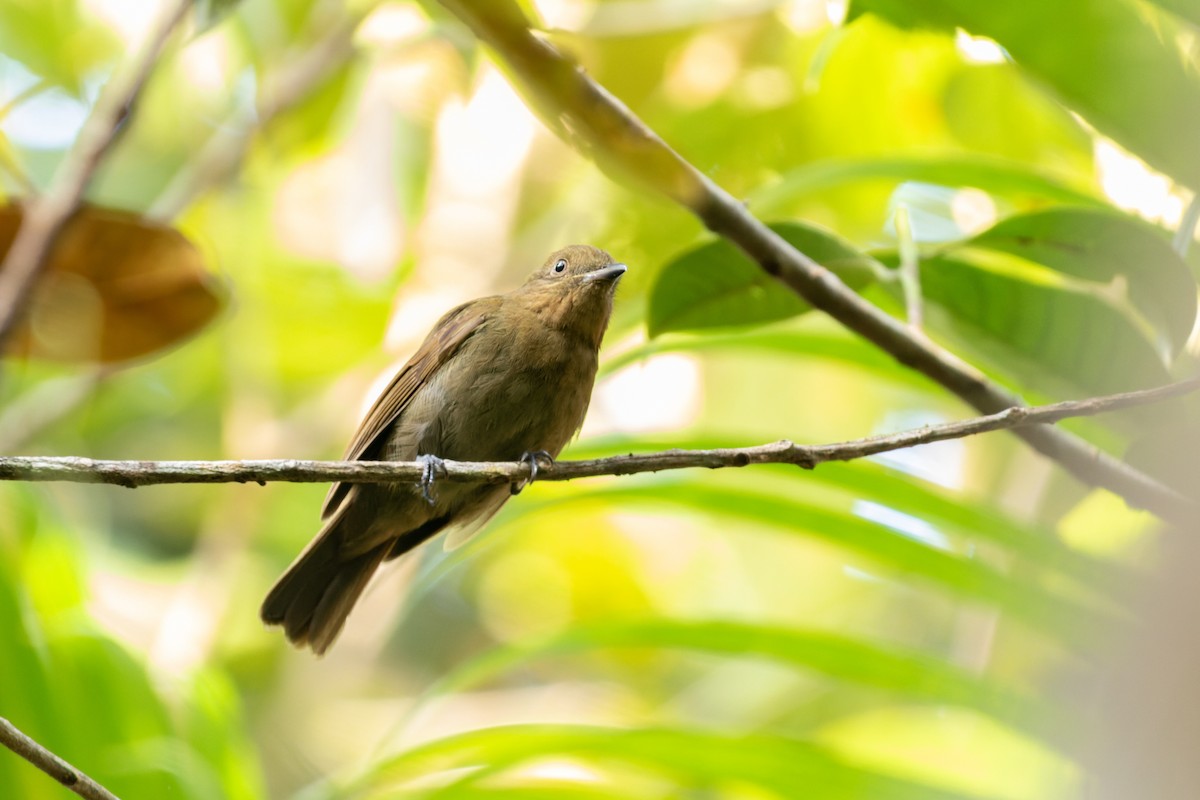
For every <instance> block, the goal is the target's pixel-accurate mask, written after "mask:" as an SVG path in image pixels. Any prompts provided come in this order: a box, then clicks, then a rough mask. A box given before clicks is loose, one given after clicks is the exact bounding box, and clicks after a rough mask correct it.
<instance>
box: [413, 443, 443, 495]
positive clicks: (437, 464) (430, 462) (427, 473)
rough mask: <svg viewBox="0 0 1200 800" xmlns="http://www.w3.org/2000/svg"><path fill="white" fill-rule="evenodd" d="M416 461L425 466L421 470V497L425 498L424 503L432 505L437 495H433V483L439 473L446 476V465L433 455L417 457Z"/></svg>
mask: <svg viewBox="0 0 1200 800" xmlns="http://www.w3.org/2000/svg"><path fill="white" fill-rule="evenodd" d="M417 461H420V462H422V463H423V464H424V465H425V466H424V468H423V469H422V470H421V496H422V497H424V498H425V502H426V503H429V505H433V504H434V503H436V502H437V495H435V494H434V493H433V482H434V480H435V479H436V478H437V476H438V473H439V472H440V473H442V474H443V475H445V474H446V465H445V463H444V462H443V461H442V460H441V459H440V458H438V457H437V456H434V455H422V456H417Z"/></svg>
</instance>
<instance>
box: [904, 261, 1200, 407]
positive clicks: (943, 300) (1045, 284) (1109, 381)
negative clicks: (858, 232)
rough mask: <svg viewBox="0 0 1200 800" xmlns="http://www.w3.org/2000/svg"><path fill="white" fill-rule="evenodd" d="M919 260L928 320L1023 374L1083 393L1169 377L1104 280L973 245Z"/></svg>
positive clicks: (1049, 388)
mask: <svg viewBox="0 0 1200 800" xmlns="http://www.w3.org/2000/svg"><path fill="white" fill-rule="evenodd" d="M885 260H889V259H887V258H886V257H885ZM920 269H921V292H922V297H923V299H924V300H925V301H926V310H927V312H929V313H928V314H927V317H928V321H929V325H930V327H931V328H932V329H936V330H939V331H940V332H941V333H943V334H948V335H949V336H951V337H952V338H954V339H955V340H956V342H955V344H954V349H956V350H960V351H966V352H969V353H970V354H971V355H972V356H974V357H978V358H980V359H983V360H985V361H987V362H989V363H991V364H993V365H995V367H996V368H998V369H999V370H1001V371H1002V372H1004V373H1006V374H1007V375H1009V376H1016V377H1017V378H1018V379H1019V380H1020V381H1021V382H1022V383H1025V384H1027V385H1029V386H1032V387H1037V388H1039V389H1040V390H1042V391H1045V392H1047V393H1051V394H1061V393H1064V392H1065V393H1067V394H1075V395H1077V394H1109V393H1113V392H1120V391H1127V390H1129V389H1134V388H1139V387H1146V386H1157V385H1159V384H1163V383H1166V382H1168V381H1169V380H1170V373H1169V372H1168V371H1167V369H1166V366H1165V365H1164V362H1163V357H1162V354H1161V353H1160V352H1159V351H1158V349H1156V348H1155V346H1154V344H1153V343H1152V341H1151V340H1152V332H1151V331H1150V330H1149V329H1148V328H1147V326H1146V324H1145V322H1144V321H1143V320H1141V319H1139V318H1138V317H1137V315H1135V314H1133V313H1131V309H1130V308H1129V307H1128V304H1125V303H1122V302H1121V301H1120V300H1119V299H1114V298H1113V297H1112V296H1111V292H1109V291H1108V290H1107V289H1106V288H1105V287H1103V286H1100V285H1097V284H1089V283H1087V282H1085V281H1078V280H1071V279H1068V278H1065V277H1063V276H1062V275H1059V274H1058V273H1056V272H1053V271H1051V270H1047V269H1044V268H1041V267H1039V266H1038V265H1036V264H1033V263H1032V262H1029V261H1026V260H1025V259H1022V258H1019V257H1016V256H1012V255H1009V254H1007V253H1003V252H999V251H995V250H989V249H983V248H979V247H970V246H966V247H952V248H949V249H947V250H945V251H943V252H942V253H939V254H936V255H932V256H928V257H926V258H923V259H922V260H921V265H920ZM893 291H894V290H893ZM1193 291H1194V290H1193Z"/></svg>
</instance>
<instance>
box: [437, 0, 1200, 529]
mask: <svg viewBox="0 0 1200 800" xmlns="http://www.w3.org/2000/svg"><path fill="white" fill-rule="evenodd" d="M439 2H440V3H441V5H443V6H444V7H445V8H446V9H448V10H449V11H450V12H451V13H452V14H454V15H455V16H456V17H458V18H459V19H460V20H462V21H463V22H464V23H465V24H466V25H467V26H468V27H469V28H470V29H471V30H472V31H474V33H475V35H476V36H477V37H478V38H479V39H480V40H481V41H483V42H484V43H486V44H487V45H489V46H490V47H491V48H492V49H493V50H494V52H495V53H496V55H497V57H498V59H499V61H500V63H501V65H502V66H503V67H504V68H505V69H506V70H507V71H508V73H509V75H510V77H511V79H512V80H513V81H514V83H515V84H516V85H517V87H518V88H519V89H520V90H522V91H523V92H524V93H525V95H526V97H527V98H528V99H529V101H530V103H531V105H532V106H533V107H534V108H535V110H537V111H538V112H539V113H540V114H541V115H542V118H543V119H544V120H545V121H546V123H547V125H549V126H550V127H551V128H552V129H553V130H555V131H556V132H557V133H559V135H561V136H563V137H564V138H567V139H568V140H570V141H571V143H572V144H573V145H575V146H576V147H577V148H578V149H579V150H580V151H581V152H583V153H585V154H587V155H589V156H591V157H592V158H594V159H595V160H596V162H597V164H598V165H600V166H601V168H603V169H606V170H613V171H615V172H617V173H618V174H619V176H620V177H622V178H623V179H625V180H628V181H630V182H633V183H635V184H640V185H642V186H647V187H649V188H650V189H651V190H653V191H656V192H658V193H661V194H663V195H666V196H667V197H669V198H671V199H672V200H674V201H676V202H677V203H679V204H681V205H683V206H684V207H685V208H687V209H688V210H689V211H691V212H692V213H693V214H695V215H696V216H697V217H699V218H700V220H701V221H703V223H704V224H705V225H706V226H707V227H708V228H709V229H710V230H712V231H713V232H714V233H717V234H719V235H721V236H724V237H725V238H726V239H728V240H729V241H731V242H732V243H734V244H735V245H737V246H738V247H739V248H741V249H742V250H743V251H744V252H745V253H746V254H747V255H748V256H749V257H750V258H751V259H753V260H754V261H756V262H757V263H758V265H759V266H760V267H761V268H762V269H763V270H764V271H765V272H767V273H768V274H769V275H771V276H773V277H775V278H777V279H778V280H780V281H782V282H783V283H784V284H785V285H787V286H788V287H790V288H791V289H792V290H793V291H795V292H796V293H797V294H799V295H800V296H801V297H803V298H804V299H805V300H806V301H808V303H809V304H810V305H812V306H813V307H815V308H819V309H821V310H822V311H824V312H825V313H827V314H829V315H830V316H831V317H833V318H834V319H836V320H838V321H839V322H841V323H842V324H843V325H845V326H846V327H847V328H849V329H850V330H852V331H854V332H856V333H858V334H859V335H860V336H862V337H864V338H865V339H867V340H868V341H870V342H872V343H873V344H875V345H877V346H878V347H879V348H881V349H882V350H884V351H886V352H888V353H890V354H891V355H892V356H893V357H894V358H895V359H896V360H897V361H899V362H900V363H902V364H904V365H906V366H908V367H911V368H912V369H915V370H917V371H918V372H921V373H923V374H925V375H927V376H928V377H929V378H931V379H933V380H934V381H936V382H937V383H939V384H941V385H942V386H944V387H946V388H947V389H949V390H950V391H951V392H953V393H954V394H956V395H958V396H959V397H960V398H962V399H963V400H964V401H966V402H967V403H969V404H970V405H971V406H973V407H974V408H976V409H977V410H979V411H980V412H982V413H985V414H991V413H994V412H997V411H1001V410H1003V409H1006V408H1010V407H1013V406H1021V405H1024V402H1023V401H1022V399H1021V398H1020V397H1019V396H1018V395H1016V394H1014V393H1013V392H1011V391H1009V390H1008V389H1006V388H1004V387H1003V386H1001V385H999V384H997V383H995V382H993V381H991V380H989V379H988V378H987V377H986V376H984V375H983V374H982V373H981V372H980V371H979V370H977V369H975V368H974V367H972V366H971V365H969V364H967V363H966V362H964V361H962V360H961V359H959V358H958V357H956V356H954V355H953V354H951V353H949V352H947V351H945V350H943V349H942V348H940V347H938V346H937V345H935V344H933V343H932V342H930V341H929V340H927V339H926V338H925V337H923V336H921V335H920V334H919V333H918V332H915V331H913V330H911V329H910V328H909V327H908V326H907V325H905V324H904V323H903V322H901V321H899V320H897V319H895V318H893V317H891V316H890V315H888V314H887V313H885V312H884V311H882V310H880V309H879V308H876V307H875V306H874V305H872V304H871V303H869V302H868V301H866V300H864V299H863V298H861V297H859V296H858V295H857V294H856V293H855V292H854V291H853V290H851V289H850V288H849V287H847V286H846V285H845V284H844V283H842V281H840V280H839V279H838V278H837V276H835V275H833V274H832V273H831V272H829V271H828V270H826V269H825V268H824V267H822V266H821V265H819V264H817V263H816V262H815V261H813V260H812V259H811V258H809V257H808V256H806V255H804V254H803V253H801V252H799V251H798V250H796V249H795V248H794V247H792V246H791V245H790V244H788V243H787V242H786V241H785V240H784V239H783V238H782V237H780V236H779V235H778V234H776V233H774V232H773V231H772V230H771V229H770V228H768V227H767V226H766V225H764V224H763V223H762V222H761V221H759V220H758V219H757V218H755V217H754V215H752V214H751V213H750V212H749V211H748V210H747V209H746V207H745V205H744V204H743V203H742V202H740V201H739V200H737V199H736V198H734V197H733V196H732V195H730V194H729V193H728V192H726V191H725V190H723V189H722V188H721V187H719V186H718V185H717V184H716V183H714V182H713V181H712V179H710V178H709V177H708V176H707V175H705V174H704V173H702V172H700V171H699V170H698V169H696V168H695V167H694V166H692V164H690V163H688V161H686V160H685V159H684V158H683V157H681V156H680V155H679V154H678V153H676V152H675V151H674V150H672V149H671V148H670V146H669V145H667V144H666V142H664V141H663V140H662V139H661V138H659V136H658V134H656V133H655V132H654V131H653V130H651V129H650V128H649V127H647V126H646V124H645V123H643V122H642V121H641V120H640V119H639V118H638V117H637V116H636V115H635V114H634V113H633V112H632V111H630V110H629V109H628V108H626V107H625V105H624V104H623V103H621V101H620V100H618V99H617V98H616V97H614V96H613V95H612V94H610V93H609V92H608V90H607V89H605V88H604V87H603V86H601V85H600V84H598V83H597V82H596V81H594V80H592V79H591V78H590V77H588V76H587V75H586V74H585V73H584V72H583V70H582V69H580V68H579V66H578V65H577V64H576V63H575V62H574V61H572V60H571V59H570V58H568V57H566V56H565V55H563V54H562V53H561V52H559V51H558V50H557V49H556V48H555V47H554V46H553V45H552V44H550V43H549V42H548V41H546V40H545V39H544V38H542V37H540V36H538V35H537V34H535V33H534V32H533V31H531V30H530V28H529V21H528V19H527V18H526V16H525V14H524V12H523V11H522V10H521V9H520V7H519V6H518V5H517V4H516V3H515V2H513V1H512V0H506V1H504V2H502V1H501V0H492V2H488V3H477V2H471V1H470V0H439ZM1017 432H1018V435H1020V436H1021V437H1022V438H1023V439H1025V441H1027V442H1028V443H1029V444H1030V445H1032V446H1033V447H1034V449H1036V450H1037V451H1038V452H1040V453H1042V454H1043V455H1045V456H1046V457H1048V458H1052V459H1054V460H1055V461H1057V462H1058V463H1060V464H1061V465H1063V467H1065V468H1066V469H1067V470H1068V471H1069V472H1070V473H1071V474H1072V475H1074V476H1075V477H1076V478H1078V479H1079V480H1081V481H1083V482H1085V483H1088V484H1091V485H1094V486H1101V487H1104V488H1105V489H1108V490H1110V491H1112V492H1114V493H1116V494H1118V495H1120V496H1122V497H1124V498H1125V500H1126V501H1127V502H1128V503H1130V504H1131V505H1133V506H1136V507H1139V508H1144V509H1147V510H1149V511H1152V512H1154V513H1155V514H1157V515H1159V516H1160V517H1163V518H1165V519H1170V520H1172V521H1174V522H1176V523H1182V524H1190V523H1192V522H1194V521H1195V520H1194V518H1193V512H1194V511H1195V509H1194V507H1193V504H1192V503H1191V502H1190V501H1187V500H1185V499H1184V498H1183V497H1181V496H1180V495H1179V494H1178V493H1177V492H1175V491H1174V490H1172V489H1170V488H1169V487H1167V486H1165V485H1163V484H1161V483H1159V482H1158V481H1156V480H1154V479H1153V478H1151V477H1150V476H1148V475H1146V474H1144V473H1142V472H1140V471H1138V470H1136V469H1134V468H1133V467H1131V466H1129V465H1128V464H1126V463H1124V462H1123V461H1121V460H1120V459H1117V458H1114V457H1112V456H1110V455H1108V454H1106V453H1103V452H1101V451H1099V450H1097V449H1096V448H1095V447H1092V446H1091V445H1089V444H1088V443H1086V442H1084V441H1083V440H1082V439H1079V438H1078V437H1076V436H1072V435H1071V434H1069V433H1067V432H1065V431H1060V430H1055V429H1052V428H1048V427H1045V426H1025V427H1021V428H1019V429H1017Z"/></svg>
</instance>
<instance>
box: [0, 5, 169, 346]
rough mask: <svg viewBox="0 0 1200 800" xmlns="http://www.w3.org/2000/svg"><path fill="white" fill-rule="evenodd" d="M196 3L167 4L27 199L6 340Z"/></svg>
mask: <svg viewBox="0 0 1200 800" xmlns="http://www.w3.org/2000/svg"><path fill="white" fill-rule="evenodd" d="M191 5H192V3H191V0H175V3H174V4H173V5H171V6H169V7H168V8H167V9H166V10H164V12H163V13H162V16H161V17H160V18H159V20H158V23H157V26H156V27H155V28H154V29H153V30H152V31H151V33H150V34H149V36H148V37H147V39H146V42H145V44H144V45H143V46H142V49H141V51H140V52H139V53H138V54H137V56H135V57H134V58H133V59H132V60H131V61H130V62H129V63H128V65H127V66H126V67H125V68H124V69H121V70H119V71H118V72H117V73H116V74H115V75H114V76H113V77H112V79H111V80H110V81H109V82H108V85H107V86H106V87H105V89H104V92H103V93H102V94H101V95H100V99H99V100H97V101H96V106H95V108H93V109H92V113H91V115H90V116H89V117H88V119H87V122H85V123H84V126H83V129H82V130H80V132H79V138H78V139H77V140H76V141H75V145H74V146H73V147H72V148H71V150H70V152H68V153H67V155H66V157H65V158H64V159H63V163H62V164H61V165H60V166H59V169H58V172H57V173H56V174H55V176H54V180H53V181H52V182H51V184H50V187H49V188H48V189H47V190H46V192H45V193H44V194H42V195H41V196H39V197H37V198H36V199H34V200H33V201H31V202H30V203H28V204H27V205H26V207H25V212H24V221H23V222H22V223H21V227H20V229H19V230H18V231H17V236H16V239H15V240H14V241H13V243H12V247H11V248H10V249H9V251H8V257H7V258H5V260H4V265H3V267H2V268H0V344H3V342H4V340H5V339H7V338H8V335H9V334H10V333H11V332H12V330H13V328H14V326H15V325H16V324H17V322H18V320H19V319H20V317H21V313H22V311H23V309H24V307H25V305H26V301H27V300H28V298H29V295H30V293H31V292H32V291H33V287H34V285H35V284H36V283H37V278H38V275H39V274H40V273H41V271H42V268H43V267H44V266H45V265H46V262H47V261H48V259H49V256H50V252H51V250H52V249H53V247H54V241H55V239H56V238H57V237H58V233H59V231H61V230H62V229H63V227H64V226H66V224H67V222H69V221H70V219H71V217H72V215H73V214H74V213H75V211H76V210H77V209H78V208H79V204H80V202H81V201H82V199H83V192H84V190H85V189H86V188H87V186H88V184H89V183H90V182H91V179H92V176H93V175H95V173H96V169H97V168H98V167H99V166H100V162H101V161H102V160H103V159H104V156H105V155H106V154H107V153H108V152H109V150H111V149H112V146H113V145H114V144H115V143H116V141H117V139H118V138H119V137H120V135H121V132H122V131H123V130H124V129H125V127H126V126H125V125H124V124H123V123H124V122H125V120H126V117H127V116H128V115H129V113H130V110H131V109H132V107H133V104H134V102H135V101H136V100H137V97H138V95H139V94H140V93H141V90H142V87H143V86H144V85H145V83H146V78H147V77H149V75H150V71H151V70H152V69H153V67H154V64H155V62H156V61H157V60H158V54H159V52H161V51H162V49H163V47H164V46H165V45H166V43H167V40H168V39H169V38H170V35H171V32H172V31H173V30H174V29H175V26H176V25H178V24H179V22H180V21H181V20H182V19H183V17H184V15H185V14H186V13H187V11H188V9H189V8H191Z"/></svg>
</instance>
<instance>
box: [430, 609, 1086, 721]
mask: <svg viewBox="0 0 1200 800" xmlns="http://www.w3.org/2000/svg"><path fill="white" fill-rule="evenodd" d="M599 648H650V649H656V648H682V649H687V650H696V651H700V652H705V653H710V654H716V655H724V656H734V657H751V658H763V659H770V660H773V661H777V662H780V663H782V664H786V665H788V666H791V667H795V668H797V669H806V670H813V671H816V672H820V673H822V674H824V675H828V676H829V677H831V678H835V679H837V680H841V681H848V682H852V683H858V684H861V685H864V686H870V687H873V688H876V689H883V690H886V691H889V692H893V693H895V694H897V695H900V696H901V697H900V699H901V700H902V701H904V702H913V701H916V702H928V703H937V704H951V705H958V706H963V707H965V708H970V709H973V710H976V711H979V712H982V713H984V714H987V715H989V716H991V717H993V718H994V719H996V720H998V721H1000V722H1004V723H1006V724H1009V725H1012V726H1013V727H1015V728H1019V729H1021V730H1024V731H1026V732H1030V733H1033V734H1035V735H1040V736H1045V735H1047V734H1051V735H1053V733H1054V732H1058V733H1061V731H1062V729H1063V724H1062V722H1061V720H1057V719H1055V718H1054V714H1053V713H1051V712H1050V711H1049V709H1048V708H1047V706H1046V704H1045V702H1043V701H1042V700H1041V699H1039V698H1034V697H1031V696H1028V695H1024V694H1021V693H1019V692H1016V691H1013V690H1010V689H1008V688H1006V687H1003V686H1000V685H998V684H996V683H993V682H990V681H988V680H985V679H983V678H980V677H978V676H976V675H974V674H972V673H970V672H967V671H966V670H963V669H961V668H959V667H956V666H953V665H950V664H947V663H945V662H944V661H941V660H939V659H937V658H933V657H931V656H928V655H925V654H923V653H919V652H916V651H904V650H899V649H896V648H887V647H880V646H878V645H875V644H871V643H868V642H862V641H858V640H855V639H851V638H848V637H845V636H839V635H836V634H831V633H825V632H822V631H806V630H796V629H794V628H781V627H776V626H764V625H750V624H746V623H742V622H724V621H717V622H683V621H676V620H668V619H651V620H642V621H632V622H619V623H610V624H604V625H593V626H588V627H580V628H574V629H571V630H569V631H567V632H566V633H564V634H561V635H559V636H556V637H554V638H552V639H550V640H548V641H545V642H539V643H536V644H533V645H525V646H509V647H503V648H499V649H497V650H493V651H491V652H489V653H486V654H484V655H483V656H482V657H480V658H477V659H475V660H473V661H471V662H468V663H467V664H465V665H464V666H462V667H461V668H459V669H457V670H455V671H454V672H453V673H451V674H450V675H449V676H447V677H446V679H445V680H443V681H442V682H440V683H439V684H438V685H437V686H435V687H434V688H433V690H432V693H436V694H443V693H451V692H461V691H463V690H465V689H470V688H473V687H476V686H479V685H481V684H483V683H485V682H487V681H490V680H493V679H494V678H496V677H497V676H498V675H500V674H502V673H504V672H507V671H509V670H512V669H513V668H515V667H519V666H521V665H523V664H525V663H527V662H529V661H532V660H534V659H538V658H544V657H546V656H551V655H562V654H566V653H575V652H580V651H589V650H595V649H599Z"/></svg>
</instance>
